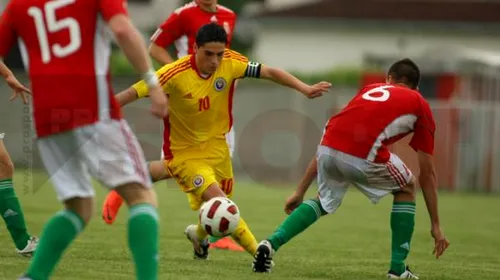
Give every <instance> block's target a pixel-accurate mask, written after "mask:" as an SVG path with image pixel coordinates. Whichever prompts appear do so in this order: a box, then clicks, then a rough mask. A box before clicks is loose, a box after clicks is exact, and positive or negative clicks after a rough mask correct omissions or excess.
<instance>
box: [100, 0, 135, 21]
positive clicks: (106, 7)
mask: <svg viewBox="0 0 500 280" xmlns="http://www.w3.org/2000/svg"><path fill="white" fill-rule="evenodd" d="M99 10H100V12H101V14H102V16H103V18H104V20H105V21H109V20H110V19H111V18H112V17H114V16H116V15H119V14H124V15H128V11H127V2H126V1H125V0H99Z"/></svg>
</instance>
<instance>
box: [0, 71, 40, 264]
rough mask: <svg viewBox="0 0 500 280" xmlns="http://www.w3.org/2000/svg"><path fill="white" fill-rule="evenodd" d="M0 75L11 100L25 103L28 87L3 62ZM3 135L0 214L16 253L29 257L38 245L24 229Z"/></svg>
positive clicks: (24, 223) (35, 239)
mask: <svg viewBox="0 0 500 280" xmlns="http://www.w3.org/2000/svg"><path fill="white" fill-rule="evenodd" d="M0 75H1V76H2V77H4V78H5V81H6V82H7V84H8V85H9V87H11V88H12V89H13V90H14V95H12V97H11V100H12V99H15V98H16V97H17V96H21V97H22V99H23V101H24V103H25V104H27V103H28V100H27V98H26V95H25V94H26V93H29V92H30V91H29V89H27V88H26V87H24V86H23V85H22V84H21V83H20V82H19V81H18V80H17V79H16V77H15V76H14V74H13V73H12V72H11V71H10V70H9V69H8V68H7V67H6V66H5V65H4V64H0ZM4 136H5V133H2V132H0V215H1V216H2V218H3V220H4V222H5V225H6V226H7V229H8V230H9V233H10V236H11V237H12V240H13V241H14V244H15V245H16V249H17V253H19V254H20V255H22V256H28V257H29V256H32V255H33V253H34V252H35V250H36V247H37V246H38V238H37V237H35V236H31V235H29V234H28V230H27V229H26V222H25V220H24V214H23V209H22V208H21V204H20V203H19V199H18V198H17V196H16V192H15V191H14V185H13V182H12V178H13V177H14V165H13V164H12V161H11V159H10V156H9V153H8V152H7V149H6V148H5V145H4V143H3V138H4Z"/></svg>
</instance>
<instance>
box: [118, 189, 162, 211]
mask: <svg viewBox="0 0 500 280" xmlns="http://www.w3.org/2000/svg"><path fill="white" fill-rule="evenodd" d="M115 190H116V191H117V192H118V194H120V196H121V197H122V198H123V200H125V202H126V203H127V205H128V206H133V205H136V204H143V203H144V204H151V205H153V206H154V207H157V206H158V201H157V197H156V192H155V191H154V189H148V188H145V187H144V186H143V185H141V184H139V183H130V184H126V185H123V186H119V187H117V188H115Z"/></svg>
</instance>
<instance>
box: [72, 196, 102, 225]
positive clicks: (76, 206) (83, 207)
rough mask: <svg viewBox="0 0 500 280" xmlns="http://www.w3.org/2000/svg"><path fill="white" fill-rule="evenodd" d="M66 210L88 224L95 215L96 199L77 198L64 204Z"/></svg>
mask: <svg viewBox="0 0 500 280" xmlns="http://www.w3.org/2000/svg"><path fill="white" fill-rule="evenodd" d="M64 205H65V208H66V209H67V210H70V211H72V212H74V213H76V214H77V215H78V216H80V218H81V219H82V220H83V222H84V224H88V223H89V222H90V220H91V219H92V216H93V215H94V209H95V206H94V199H93V198H92V197H75V198H71V199H68V200H66V201H65V202H64Z"/></svg>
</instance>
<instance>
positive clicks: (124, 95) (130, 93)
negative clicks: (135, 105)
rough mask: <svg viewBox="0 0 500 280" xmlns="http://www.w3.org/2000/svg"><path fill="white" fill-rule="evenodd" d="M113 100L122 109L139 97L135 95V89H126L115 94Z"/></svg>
mask: <svg viewBox="0 0 500 280" xmlns="http://www.w3.org/2000/svg"><path fill="white" fill-rule="evenodd" d="M115 98H116V101H118V104H120V107H123V106H125V105H127V104H129V103H132V102H134V101H136V100H137V99H139V96H138V95H137V91H136V90H135V88H133V87H129V88H128V89H126V90H124V91H121V92H119V93H118V94H116V95H115Z"/></svg>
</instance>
